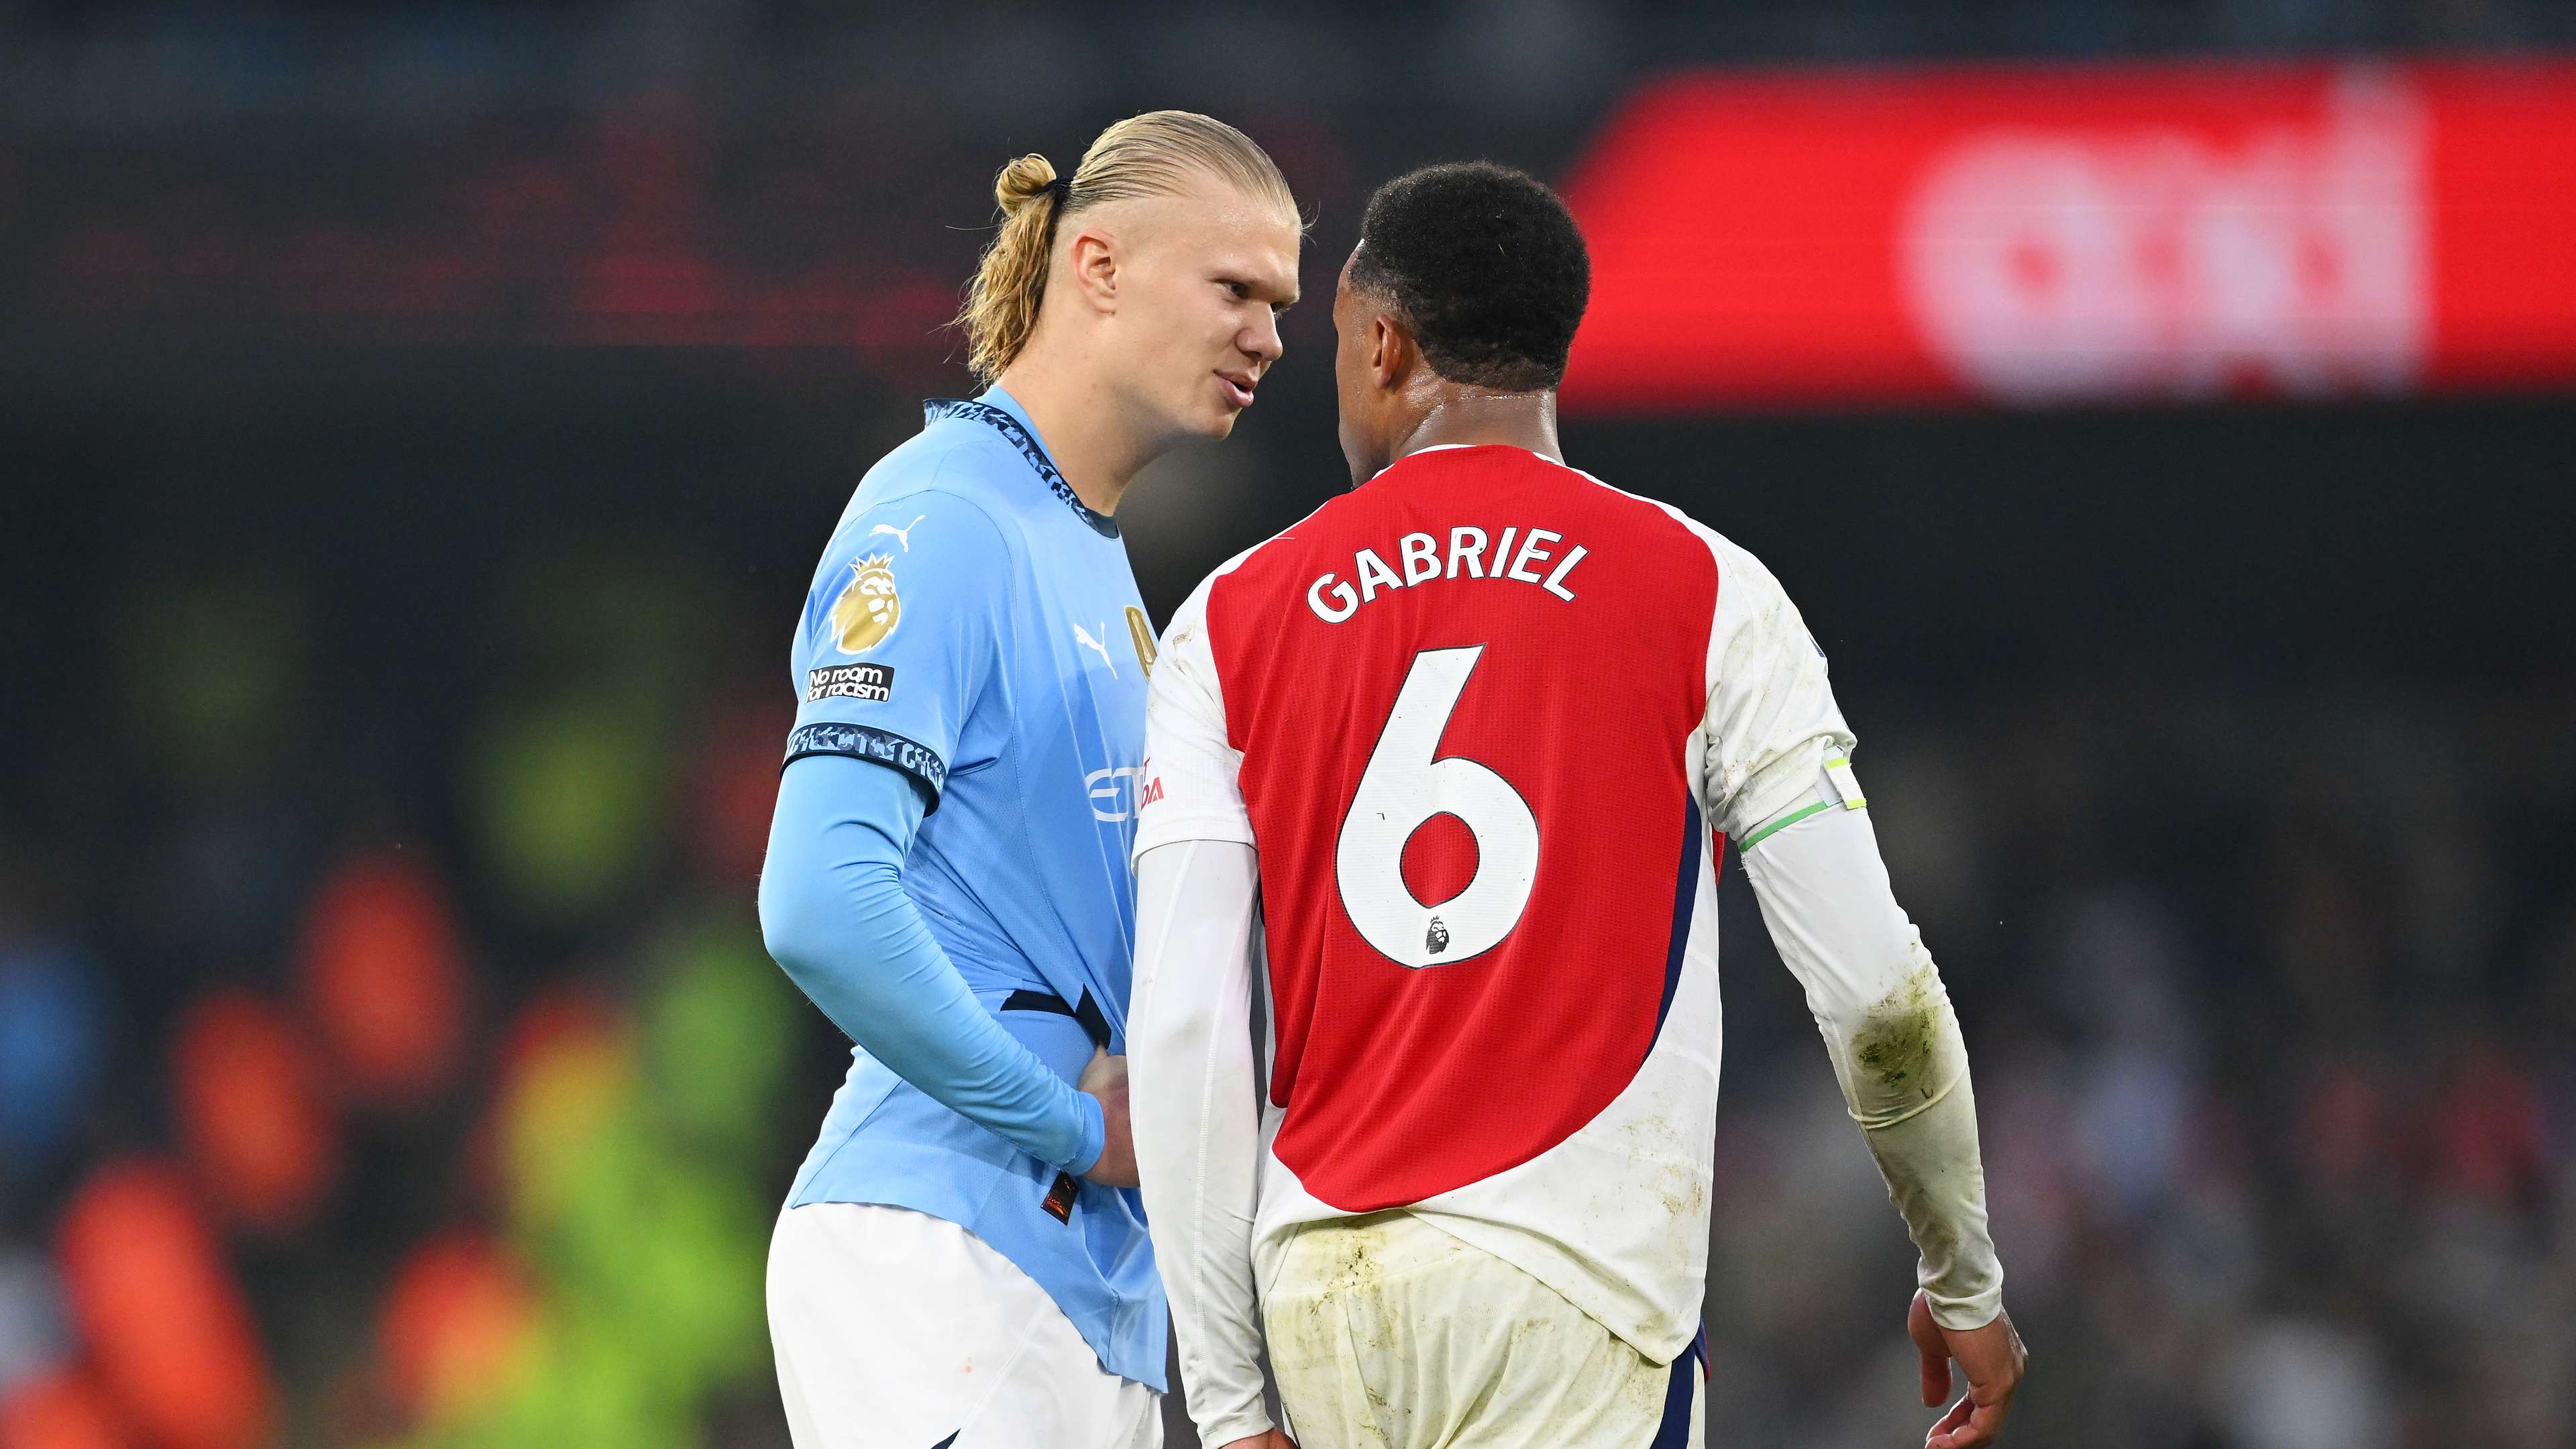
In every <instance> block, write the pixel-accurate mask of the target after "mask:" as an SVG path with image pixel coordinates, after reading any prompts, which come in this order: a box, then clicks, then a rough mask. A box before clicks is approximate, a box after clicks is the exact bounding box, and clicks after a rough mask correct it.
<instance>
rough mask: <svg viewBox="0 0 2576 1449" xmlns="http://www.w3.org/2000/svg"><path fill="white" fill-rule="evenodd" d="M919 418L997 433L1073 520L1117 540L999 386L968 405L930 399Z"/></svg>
mask: <svg viewBox="0 0 2576 1449" xmlns="http://www.w3.org/2000/svg"><path fill="white" fill-rule="evenodd" d="M921 414H922V421H923V423H924V424H925V425H926V424H929V423H935V422H938V421H939V420H940V419H942V418H964V419H967V420H968V421H971V422H978V423H982V424H983V425H984V426H986V427H988V428H991V429H992V430H993V431H995V432H997V433H1000V434H1001V435H1002V437H1003V439H1004V441H1006V442H1008V443H1010V445H1011V446H1013V447H1015V448H1017V449H1019V450H1020V456H1021V457H1023V458H1025V459H1027V460H1028V464H1029V467H1030V468H1031V469H1032V470H1033V471H1035V472H1036V474H1037V475H1038V477H1039V478H1040V479H1041V480H1043V481H1044V482H1045V484H1046V485H1047V489H1048V491H1049V492H1051V493H1053V494H1055V496H1056V497H1057V498H1058V499H1060V500H1062V502H1063V503H1064V506H1065V507H1067V508H1070V509H1072V510H1073V516H1074V517H1076V518H1078V519H1081V520H1082V522H1083V524H1084V525H1085V526H1086V527H1088V528H1089V529H1090V530H1091V531H1092V532H1094V533H1096V534H1099V535H1100V536H1101V537H1103V538H1116V537H1118V520H1117V519H1115V518H1112V517H1110V516H1109V515H1108V514H1106V513H1098V512H1095V511H1093V510H1092V508H1091V507H1090V506H1089V505H1087V504H1085V503H1084V502H1083V501H1082V498H1081V496H1080V495H1078V494H1076V493H1075V492H1074V491H1073V485H1072V484H1070V483H1067V482H1066V481H1064V474H1063V473H1062V472H1061V471H1060V470H1058V469H1057V467H1056V466H1055V459H1053V458H1051V457H1049V456H1048V455H1047V450H1046V444H1045V442H1044V441H1042V440H1041V439H1040V438H1039V437H1038V429H1037V425H1036V424H1035V423H1032V422H1030V421H1029V415H1028V411H1027V410H1026V409H1025V408H1022V407H1021V406H1020V400H1019V399H1018V398H1015V397H1013V396H1011V395H1010V394H1009V393H1007V392H1004V391H1003V390H1002V388H1001V386H1000V385H999V384H995V385H994V386H992V387H988V388H986V389H984V391H983V392H982V393H981V394H980V395H978V396H977V397H975V398H974V399H972V400H971V401H970V400H965V399H959V398H932V399H930V400H929V401H927V402H925V403H923V404H922V405H921Z"/></svg>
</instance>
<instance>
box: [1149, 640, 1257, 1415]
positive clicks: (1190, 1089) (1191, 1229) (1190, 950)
mask: <svg viewBox="0 0 2576 1449" xmlns="http://www.w3.org/2000/svg"><path fill="white" fill-rule="evenodd" d="M1170 657H1171V655H1170V654H1169V653H1166V654H1165V655H1163V658H1164V659H1169V658H1170ZM1162 672H1163V671H1161V670H1159V669H1158V670H1157V671H1156V673H1157V687H1158V690H1159V686H1160V675H1161V674H1162ZM1258 900H1259V862H1258V858H1257V857H1256V856H1255V855H1254V854H1253V852H1252V850H1251V848H1250V847H1249V846H1246V845H1242V844H1237V843H1232V842H1222V841H1197V840H1185V841H1182V842H1180V843H1178V844H1170V845H1164V846H1161V847H1159V848H1156V849H1151V850H1148V851H1146V852H1145V853H1144V854H1143V855H1142V856H1141V857H1139V859H1138V860H1137V864H1136V988H1135V995H1134V997H1133V999H1132V1001H1131V1003H1130V1005H1129V1009H1128V1016H1127V1072H1128V1082H1129V1095H1128V1101H1129V1108H1128V1110H1129V1113H1130V1117H1129V1121H1130V1125H1131V1126H1132V1127H1133V1129H1134V1131H1135V1134H1136V1164H1137V1172H1138V1175H1139V1176H1140V1178H1141V1179H1142V1181H1143V1184H1144V1192H1145V1216H1146V1221H1147V1223H1148V1224H1149V1226H1150V1227H1151V1230H1152V1233H1153V1238H1154V1259H1155V1262H1156V1264H1157V1265H1158V1266H1159V1267H1160V1268H1161V1270H1162V1275H1163V1287H1164V1291H1165V1292H1166V1293H1167V1294H1168V1295H1169V1297H1170V1299H1171V1304H1172V1335H1173V1342H1174V1344H1175V1345H1176V1346H1177V1348H1178V1350H1179V1358H1180V1369H1181V1381H1182V1383H1183V1385H1184V1386H1185V1387H1186V1388H1187V1390H1188V1394H1189V1408H1190V1418H1191V1419H1192V1420H1193V1421H1194V1422H1195V1423H1196V1424H1197V1425H1198V1431H1199V1439H1200V1442H1202V1443H1205V1444H1210V1445H1218V1444H1227V1443H1231V1442H1233V1441H1234V1440H1237V1439H1243V1438H1248V1437H1250V1436H1252V1435H1254V1434H1258V1433H1261V1432H1262V1431H1264V1430H1266V1429H1269V1428H1270V1427H1272V1426H1271V1421H1270V1415H1269V1412H1268V1411H1267V1410H1266V1409H1265V1408H1264V1407H1263V1406H1262V1400H1261V1344H1262V1332H1261V1310H1260V1306H1259V1303H1258V1300H1257V1296H1256V1292H1255V1288H1254V1282H1253V1271H1252V1225H1253V1218H1254V1215H1255V1210H1256V1208H1257V1206H1258V1200H1259V1194H1260V1163H1261V1153H1262V1147H1261V1128H1260V1111H1259V1107H1258V1104H1257V1103H1256V1101H1255V1099H1254V1091H1255V1088H1254V1077H1253V1054H1252V1035H1251V1020H1252V1018H1251V1012H1252V973H1253V954H1252V933H1253V930H1254V929H1255V921H1254V916H1255V910H1256V904H1257V902H1258Z"/></svg>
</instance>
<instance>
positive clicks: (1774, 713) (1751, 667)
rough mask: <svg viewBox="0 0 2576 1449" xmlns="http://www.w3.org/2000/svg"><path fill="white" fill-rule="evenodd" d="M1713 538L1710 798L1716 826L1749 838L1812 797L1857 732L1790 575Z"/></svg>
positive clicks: (1705, 786) (1706, 771)
mask: <svg viewBox="0 0 2576 1449" xmlns="http://www.w3.org/2000/svg"><path fill="white" fill-rule="evenodd" d="M1703 534H1704V536H1705V538H1706V540H1707V542H1708V544H1709V547H1710V548H1711V549H1712V550H1714V551H1715V552H1716V554H1717V565H1718V573H1717V577H1718V586H1717V614H1716V619H1715V623H1714V627H1713V628H1712V630H1711V638H1710V640H1709V650H1708V675H1709V692H1708V715H1707V718H1706V720H1705V722H1704V728H1705V730H1706V734H1707V739H1708V755H1707V759H1706V762H1705V764H1704V765H1703V767H1702V777H1701V781H1700V786H1701V802H1702V804H1703V805H1705V806H1706V808H1707V811H1708V818H1709V821H1710V823H1711V824H1713V825H1715V826H1716V827H1717V828H1718V829H1720V830H1723V831H1725V832H1726V834H1727V836H1728V837H1729V838H1730V839H1734V840H1742V839H1743V838H1744V837H1745V835H1746V833H1747V832H1749V831H1751V830H1752V829H1753V828H1754V827H1756V826H1758V825H1760V824H1762V823H1763V822H1764V821H1766V820H1769V819H1770V818H1771V817H1772V816H1773V815H1775V814H1777V813H1779V810H1780V807H1781V806H1783V805H1785V804H1787V803H1788V802H1789V801H1791V800H1794V799H1797V798H1798V797H1800V796H1803V795H1805V794H1806V793H1807V791H1808V790H1809V788H1810V787H1812V786H1813V785H1814V784H1815V781H1816V770H1817V769H1818V767H1819V766H1820V765H1821V764H1822V763H1823V761H1824V757H1825V756H1826V754H1827V753H1829V752H1830V753H1833V754H1837V755H1847V754H1849V753H1850V751H1851V747H1852V733H1851V728H1850V726H1848V725H1846V724H1844V723H1843V713H1842V710H1841V709H1840V708H1839V707H1838V706H1836V705H1835V703H1834V691H1833V685H1832V683H1831V682H1830V681H1829V680H1828V679H1827V677H1826V673H1827V671H1826V665H1825V656H1824V651H1822V650H1821V649H1819V648H1817V647H1816V641H1815V638H1814V636H1813V635H1811V634H1809V633H1808V632H1807V622H1806V620H1805V619H1803V618H1801V617H1799V614H1798V609H1797V606H1796V605H1794V604H1792V603H1790V602H1789V595H1788V593H1787V591H1785V590H1783V589H1782V588H1781V587H1780V581H1779V580H1778V579H1776V578H1773V577H1772V576H1771V571H1770V570H1769V569H1766V568H1764V567H1763V566H1762V563H1761V561H1760V560H1759V559H1756V558H1755V557H1754V556H1753V555H1751V554H1749V553H1746V552H1745V551H1744V550H1742V549H1740V548H1737V547H1736V546H1735V545H1734V544H1732V543H1729V542H1727V541H1726V540H1725V539H1724V538H1722V537H1719V536H1718V535H1716V534H1714V533H1706V532H1705V531H1704V530H1703Z"/></svg>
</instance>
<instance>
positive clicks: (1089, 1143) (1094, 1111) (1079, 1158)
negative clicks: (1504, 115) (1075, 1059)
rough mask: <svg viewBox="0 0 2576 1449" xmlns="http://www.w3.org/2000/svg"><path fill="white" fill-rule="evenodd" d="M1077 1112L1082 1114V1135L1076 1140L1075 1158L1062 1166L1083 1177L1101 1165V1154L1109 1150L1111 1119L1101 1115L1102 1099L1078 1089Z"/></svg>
mask: <svg viewBox="0 0 2576 1449" xmlns="http://www.w3.org/2000/svg"><path fill="white" fill-rule="evenodd" d="M1073 1100H1074V1107H1075V1110H1077V1111H1079V1112H1080V1113H1081V1114H1082V1133H1081V1135H1080V1136H1078V1137H1076V1138H1075V1139H1074V1143H1073V1156H1071V1157H1069V1158H1067V1159H1065V1161H1064V1162H1063V1163H1062V1164H1061V1165H1062V1166H1063V1168H1064V1170H1065V1171H1067V1172H1070V1173H1072V1174H1073V1175H1074V1176H1076V1177H1080V1176H1082V1175H1083V1174H1084V1173H1086V1172H1089V1171H1090V1170H1091V1169H1093V1168H1095V1167H1098V1166H1099V1165H1100V1154H1101V1153H1103V1152H1105V1151H1107V1150H1108V1149H1109V1119H1108V1118H1107V1117H1105V1116H1103V1115H1102V1114H1101V1109H1100V1099H1099V1098H1098V1097H1095V1096H1093V1095H1091V1094H1090V1093H1089V1092H1085V1091H1082V1090H1080V1089H1078V1088H1077V1089H1076V1090H1075V1091H1074V1094H1073Z"/></svg>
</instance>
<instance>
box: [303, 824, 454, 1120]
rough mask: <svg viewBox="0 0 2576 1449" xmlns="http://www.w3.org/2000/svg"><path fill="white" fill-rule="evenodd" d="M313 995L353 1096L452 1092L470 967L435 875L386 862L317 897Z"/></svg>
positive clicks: (345, 871) (310, 933) (408, 1097)
mask: <svg viewBox="0 0 2576 1449" xmlns="http://www.w3.org/2000/svg"><path fill="white" fill-rule="evenodd" d="M303 968H304V970H303V975H304V991H305V995H306V998H307V999H308V1000H309V1001H310V1002H311V1004H312V1011H313V1017H314V1019H315V1021H317V1022H318V1023H320V1025H321V1027H322V1033H323V1038H324V1041H325V1042H326V1043H327V1045H328V1046H329V1048H330V1052H331V1056H332V1060H333V1062H334V1063H335V1064H336V1065H337V1066H338V1068H339V1069H340V1071H341V1073H342V1074H343V1076H344V1078H345V1080H346V1081H347V1082H348V1083H349V1085H350V1087H351V1089H352V1090H353V1091H355V1092H356V1093H357V1095H358V1096H360V1097H361V1098H363V1099H366V1100H371V1101H384V1102H413V1101H418V1100H420V1099H421V1098H424V1097H427V1096H429V1095H431V1094H433V1093H435V1092H437V1091H438V1090H439V1089H440V1088H442V1087H444V1086H446V1085H447V1084H448V1083H449V1082H450V1081H451V1080H453V1079H454V1077H455V1075H456V1069H457V1066H458V1064H459V1062H460V1061H461V1059H462V1057H463V1048H464V1045H465V966H464V961H463V958H462V957H461V956H460V955H459V953H458V950H457V944H456V930H455V927H454V925H453V923H452V922H451V921H450V920H449V917H448V914H447V906H446V903H445V900H444V899H443V895H442V893H441V891H440V890H439V888H438V885H437V883H436V882H435V881H434V880H432V879H431V878H430V875H429V872H428V871H427V870H426V869H424V868H422V867H420V866H418V865H416V864H414V863H413V862H411V861H408V860H404V859H401V858H399V857H390V856H377V857H373V858H369V859H364V860H360V861H357V862H355V863H353V864H351V865H348V866H345V867H343V868H342V869H341V871H340V872H339V874H337V875H336V876H334V877H333V878H332V879H331V881H330V883H329V884H327V885H325V886H324V887H323V888H322V889H321V891H320V892H319V893H318V894H317V895H316V896H315V897H314V901H313V909H312V914H311V915H310V916H309V917H308V918H307V921H306V924H305V931H304V963H303Z"/></svg>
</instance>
